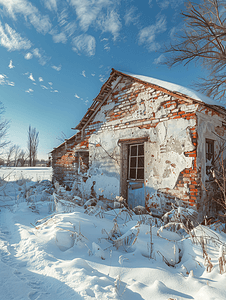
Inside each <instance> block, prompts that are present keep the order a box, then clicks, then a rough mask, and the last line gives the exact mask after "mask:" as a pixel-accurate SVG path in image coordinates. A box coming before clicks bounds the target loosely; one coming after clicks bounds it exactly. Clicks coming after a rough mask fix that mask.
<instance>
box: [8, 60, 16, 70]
mask: <svg viewBox="0 0 226 300" xmlns="http://www.w3.org/2000/svg"><path fill="white" fill-rule="evenodd" d="M8 67H9V68H10V69H13V68H15V66H14V65H13V61H12V59H11V60H10V62H9V65H8Z"/></svg>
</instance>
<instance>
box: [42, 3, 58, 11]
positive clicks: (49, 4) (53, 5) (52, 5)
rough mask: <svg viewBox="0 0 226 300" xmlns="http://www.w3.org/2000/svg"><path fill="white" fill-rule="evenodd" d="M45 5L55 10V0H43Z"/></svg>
mask: <svg viewBox="0 0 226 300" xmlns="http://www.w3.org/2000/svg"><path fill="white" fill-rule="evenodd" d="M44 4H45V7H46V8H48V9H49V10H51V11H55V12H56V11H57V0H44Z"/></svg>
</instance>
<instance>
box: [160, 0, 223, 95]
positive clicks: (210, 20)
mask: <svg viewBox="0 0 226 300" xmlns="http://www.w3.org/2000/svg"><path fill="white" fill-rule="evenodd" d="M181 15H182V18H183V20H184V24H185V25H184V28H183V29H182V33H181V34H180V35H178V36H177V40H176V41H175V43H171V44H170V45H169V46H168V47H167V46H166V49H165V52H166V53H169V54H170V56H169V57H168V58H167V59H166V61H165V62H164V63H165V64H167V65H168V66H169V67H172V66H174V65H177V64H181V63H182V64H184V65H187V64H189V63H190V62H192V61H194V62H196V63H200V64H201V65H202V66H203V67H205V68H206V69H207V70H208V71H209V77H208V79H205V78H202V79H201V84H200V83H197V84H196V88H198V89H199V90H200V91H201V92H204V93H206V94H207V95H208V96H212V97H213V98H216V99H218V100H219V99H222V98H223V97H224V96H225V87H226V69H225V66H226V3H225V1H222V0H202V1H201V3H200V4H197V3H194V2H190V1H187V2H186V10H185V11H184V12H182V13H181Z"/></svg>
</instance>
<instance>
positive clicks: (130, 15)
mask: <svg viewBox="0 0 226 300" xmlns="http://www.w3.org/2000/svg"><path fill="white" fill-rule="evenodd" d="M139 17H140V14H138V13H137V8H136V7H135V6H131V7H130V9H128V10H127V11H126V14H125V16H124V20H125V24H126V26H129V25H130V24H131V23H132V24H136V23H137V21H138V19H139Z"/></svg>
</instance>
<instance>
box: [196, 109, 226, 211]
mask: <svg viewBox="0 0 226 300" xmlns="http://www.w3.org/2000/svg"><path fill="white" fill-rule="evenodd" d="M197 121H198V130H197V134H198V138H199V139H198V141H199V142H198V147H197V153H198V155H197V157H198V159H197V168H198V173H199V177H200V186H199V189H200V208H199V210H200V215H201V216H202V217H203V216H208V217H209V216H213V215H214V214H215V213H216V207H217V205H216V202H214V200H213V198H214V195H215V194H216V190H214V189H213V187H215V188H216V186H215V185H213V182H212V181H211V180H210V178H209V177H208V176H207V174H206V148H205V147H206V139H210V140H213V141H214V159H215V165H217V164H218V161H217V157H218V154H219V151H220V149H221V147H222V146H223V145H224V144H225V141H226V127H225V115H224V114H223V113H220V112H216V111H215V110H213V109H211V108H209V107H206V106H204V105H200V106H199V108H198V110H197ZM224 154H225V151H224Z"/></svg>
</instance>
